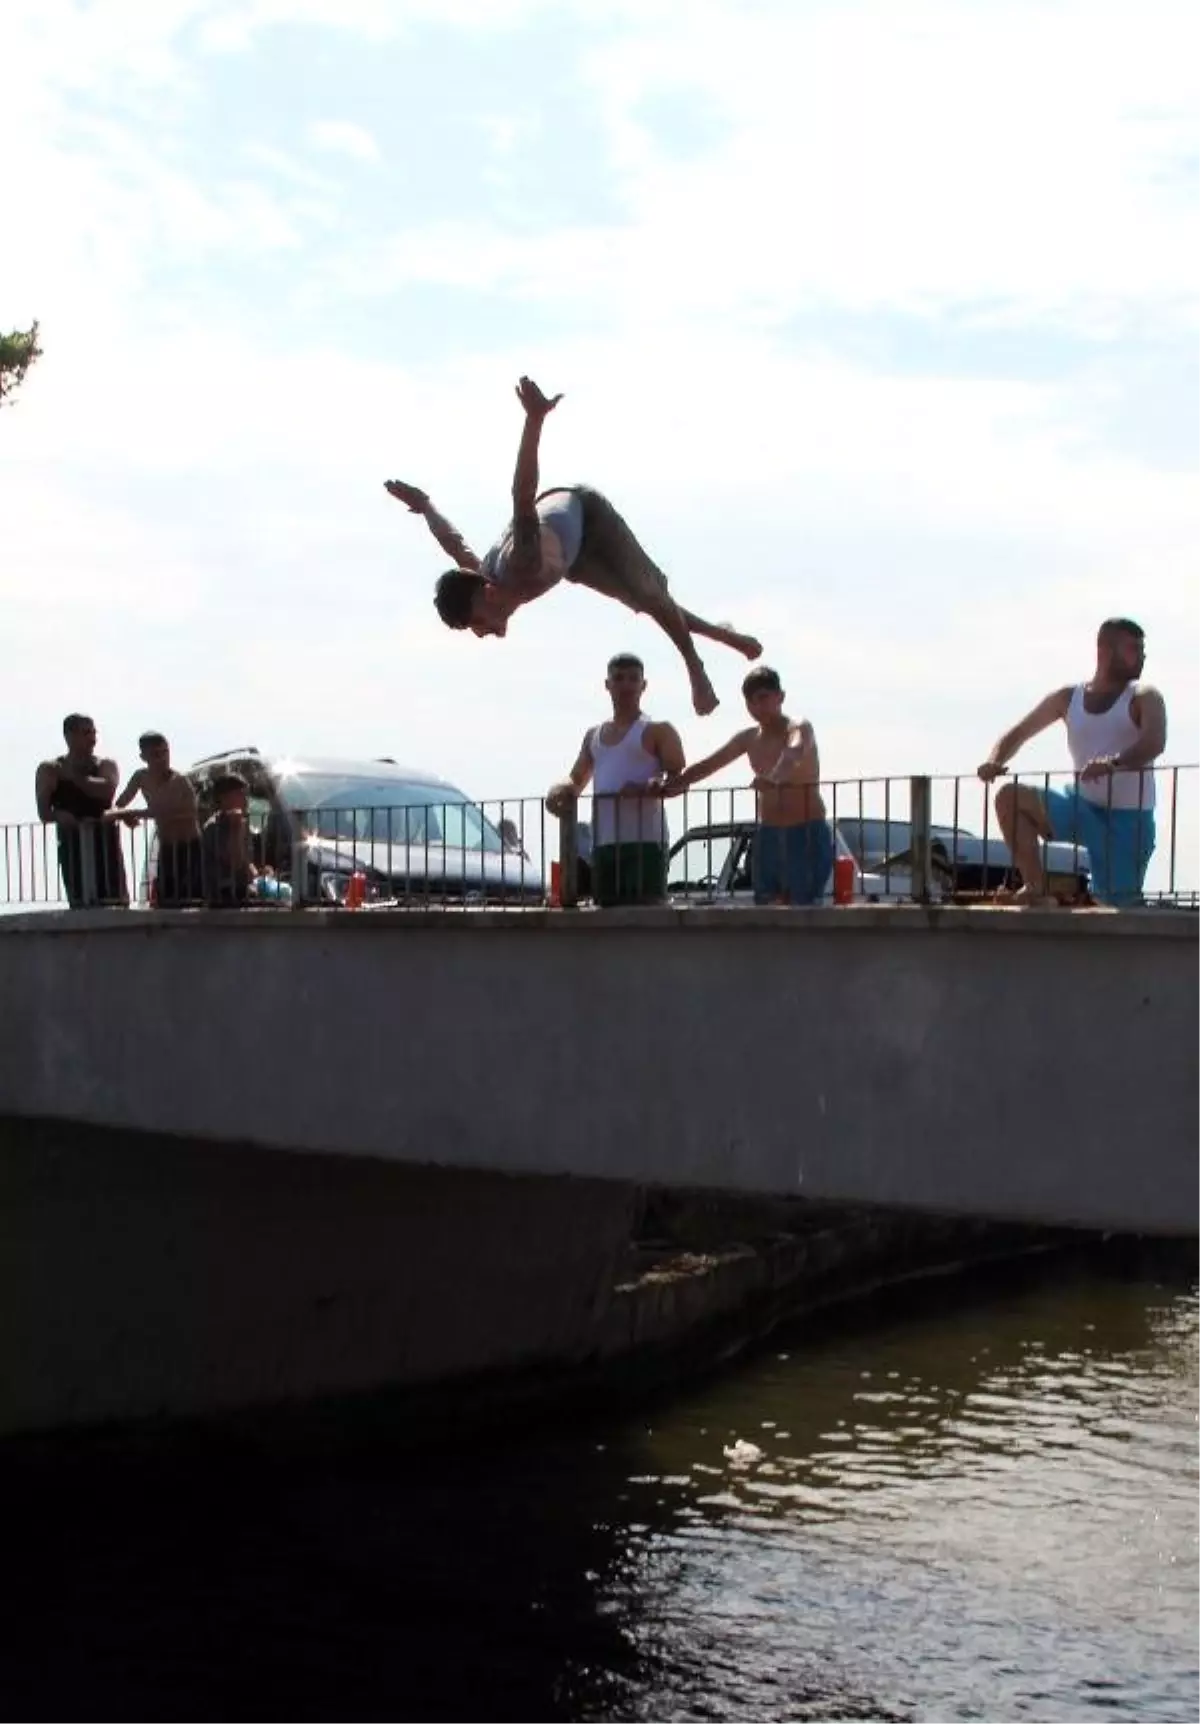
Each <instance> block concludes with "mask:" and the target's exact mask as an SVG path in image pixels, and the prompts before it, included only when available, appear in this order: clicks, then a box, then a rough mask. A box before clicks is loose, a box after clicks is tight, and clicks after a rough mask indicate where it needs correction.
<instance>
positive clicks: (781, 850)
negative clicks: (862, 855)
mask: <svg viewBox="0 0 1200 1724" xmlns="http://www.w3.org/2000/svg"><path fill="white" fill-rule="evenodd" d="M833 857H834V847H833V833H832V832H831V831H830V829H829V822H828V821H827V820H806V821H805V822H804V824H803V825H801V826H761V825H760V826H756V827H755V828H754V844H753V848H752V850H751V853H750V872H751V876H752V878H753V881H754V902H755V903H756V904H772V903H774V902H775V901H776V900H777V899H779V898H783V899H786V900H787V902H788V903H789V904H815V903H816V902H817V901H818V900H819V899H820V898H822V897H823V896H824V894H825V891H826V888H827V887H828V885H829V876H830V875H831V874H832V873H833Z"/></svg>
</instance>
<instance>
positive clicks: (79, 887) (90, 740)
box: [34, 712, 129, 910]
mask: <svg viewBox="0 0 1200 1724" xmlns="http://www.w3.org/2000/svg"><path fill="white" fill-rule="evenodd" d="M63 740H64V742H65V743H66V745H67V752H66V753H65V754H60V755H59V756H58V757H57V759H55V760H43V761H42V762H41V764H40V765H39V767H38V769H37V775H36V777H35V780H34V795H35V797H36V799H37V811H38V819H39V820H41V821H43V822H44V823H45V824H46V825H47V826H54V827H56V828H57V830H58V866H59V871H60V872H61V874H62V880H63V886H64V887H65V888H66V893H67V903H68V905H69V906H70V908H71V909H72V910H82V909H86V908H88V907H89V906H90V905H93V904H109V905H120V906H121V907H127V906H128V903H129V892H128V889H127V887H126V883H125V864H124V861H123V859H122V856H121V836H120V833H118V832H117V831H115V830H114V828H113V827H112V826H110V825H107V824H105V823H104V818H103V817H104V815H105V813H106V812H107V810H108V808H109V806H110V804H111V802H112V799H113V797H114V796H115V794H116V790H117V784H118V782H119V780H120V773H119V771H118V768H117V763H116V761H115V760H109V759H106V758H100V757H98V756H97V754H96V725H95V721H94V720H93V719H91V718H89V717H88V716H87V714H86V713H82V712H71V713H68V714H67V716H66V718H64V719H63Z"/></svg>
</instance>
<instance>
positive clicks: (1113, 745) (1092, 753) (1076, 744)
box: [1067, 683, 1154, 808]
mask: <svg viewBox="0 0 1200 1724" xmlns="http://www.w3.org/2000/svg"><path fill="white" fill-rule="evenodd" d="M1136 693H1137V685H1136V684H1135V683H1130V685H1129V687H1128V688H1127V689H1125V690H1124V692H1123V693H1121V694H1119V695H1118V696H1117V698H1116V700H1115V701H1114V702H1113V704H1112V705H1111V706H1110V707H1109V709H1108V711H1107V712H1089V711H1088V710H1087V708H1086V707H1085V706H1084V704H1083V684H1082V683H1080V684H1079V686H1078V687H1077V688H1076V689H1074V690H1073V691H1072V694H1071V704H1070V706H1068V708H1067V747H1068V748H1069V749H1070V751H1071V760H1072V761H1073V763H1074V766H1075V770H1076V772H1081V771H1082V770H1083V768H1084V767H1085V766H1086V765H1087V763H1088V761H1089V760H1096V759H1098V758H1101V757H1102V756H1104V755H1106V754H1120V753H1121V751H1122V749H1126V748H1130V747H1132V745H1133V744H1134V743H1135V742H1137V741H1138V739H1139V738H1140V736H1141V734H1142V733H1141V731H1140V730H1139V729H1138V727H1137V725H1136V724H1135V723H1134V722H1133V719H1132V717H1131V716H1130V712H1129V703H1130V701H1131V700H1132V699H1133V697H1134V695H1135V694H1136ZM1079 794H1080V795H1081V796H1082V797H1083V798H1084V800H1085V801H1086V802H1096V803H1099V804H1101V805H1102V806H1104V807H1109V808H1153V807H1154V773H1153V771H1152V770H1151V768H1150V767H1146V768H1145V770H1144V771H1142V772H1137V771H1134V772H1114V773H1113V775H1112V777H1111V778H1095V779H1092V780H1091V782H1090V783H1088V784H1082V783H1081V784H1080V786H1079Z"/></svg>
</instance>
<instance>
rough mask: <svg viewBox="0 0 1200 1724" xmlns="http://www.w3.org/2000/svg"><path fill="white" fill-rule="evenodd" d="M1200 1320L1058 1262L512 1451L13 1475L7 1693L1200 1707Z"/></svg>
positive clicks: (690, 1712) (817, 1708) (622, 1711)
mask: <svg viewBox="0 0 1200 1724" xmlns="http://www.w3.org/2000/svg"><path fill="white" fill-rule="evenodd" d="M1196 1344H1197V1300H1196V1295H1195V1292H1194V1290H1193V1289H1192V1288H1191V1287H1190V1286H1189V1284H1188V1280H1187V1278H1186V1276H1185V1275H1181V1274H1180V1273H1179V1272H1178V1269H1177V1268H1176V1269H1175V1270H1174V1271H1173V1272H1172V1273H1171V1274H1170V1275H1168V1276H1167V1277H1166V1278H1165V1279H1164V1278H1161V1277H1160V1278H1159V1279H1152V1278H1149V1277H1148V1276H1146V1275H1144V1274H1139V1275H1136V1276H1134V1275H1131V1274H1130V1273H1129V1272H1128V1271H1126V1272H1125V1273H1116V1272H1115V1271H1114V1270H1112V1269H1111V1268H1110V1267H1107V1266H1106V1265H1105V1264H1104V1263H1100V1264H1097V1263H1095V1262H1090V1263H1089V1264H1088V1266H1087V1267H1081V1266H1080V1265H1079V1264H1078V1263H1075V1264H1072V1265H1067V1264H1058V1265H1057V1266H1054V1267H1049V1266H1043V1267H1042V1268H1041V1269H1040V1270H1038V1271H1037V1272H1029V1271H1023V1272H1021V1273H1020V1274H1015V1275H1009V1276H1005V1277H1003V1278H1002V1279H1001V1280H1000V1281H999V1282H997V1281H996V1280H994V1279H993V1280H990V1281H989V1282H988V1283H987V1284H986V1285H982V1284H980V1283H979V1282H977V1281H976V1282H971V1281H965V1280H946V1281H942V1282H940V1283H937V1284H935V1285H934V1286H932V1287H928V1288H926V1289H925V1290H923V1291H922V1292H921V1293H920V1294H906V1295H904V1296H903V1297H896V1296H893V1297H891V1298H889V1299H888V1300H885V1301H883V1302H880V1303H876V1304H875V1305H873V1306H872V1307H871V1308H869V1309H867V1310H863V1311H860V1312H858V1313H857V1314H856V1315H854V1316H853V1317H852V1318H844V1319H841V1320H839V1321H838V1323H836V1324H835V1325H829V1324H826V1325H825V1326H824V1327H823V1328H821V1329H820V1330H817V1329H814V1328H813V1327H812V1326H811V1325H809V1326H806V1327H805V1328H803V1329H802V1328H796V1329H793V1330H791V1331H787V1332H779V1333H777V1334H776V1336H775V1337H774V1338H773V1341H772V1343H771V1345H770V1347H769V1349H767V1350H765V1351H763V1352H761V1353H760V1354H758V1355H757V1356H756V1357H754V1358H751V1359H749V1360H747V1361H746V1362H744V1363H743V1364H742V1365H741V1366H739V1367H737V1368H734V1369H732V1370H730V1371H729V1372H728V1373H727V1374H725V1375H724V1376H722V1377H721V1378H720V1379H719V1380H714V1381H709V1382H708V1383H706V1384H704V1385H702V1386H700V1387H699V1388H696V1389H693V1390H691V1391H689V1392H685V1393H684V1394H683V1395H681V1396H679V1397H677V1398H675V1399H673V1400H671V1401H670V1402H668V1403H665V1404H662V1405H659V1406H656V1407H655V1408H654V1409H653V1410H652V1411H649V1412H643V1413H642V1414H641V1415H640V1416H635V1417H629V1416H623V1417H620V1418H614V1419H611V1420H610V1421H608V1422H605V1421H602V1420H598V1419H596V1418H595V1417H593V1418H592V1419H591V1420H590V1421H589V1422H588V1423H586V1424H584V1425H582V1426H576V1427H575V1428H573V1429H571V1430H568V1431H563V1432H559V1433H558V1434H555V1435H541V1436H536V1437H528V1436H527V1437H525V1438H523V1439H521V1440H519V1441H517V1442H513V1443H509V1444H506V1445H499V1444H496V1443H494V1442H491V1443H489V1444H487V1445H486V1446H484V1447H482V1448H480V1447H475V1448H472V1449H469V1450H465V1449H460V1450H456V1451H455V1450H450V1449H446V1448H442V1449H440V1450H438V1451H436V1452H434V1453H432V1454H418V1455H414V1454H411V1453H407V1454H401V1453H395V1452H390V1453H381V1452H379V1451H378V1450H375V1451H373V1452H372V1453H371V1454H370V1456H369V1458H363V1456H362V1454H357V1455H356V1456H354V1457H353V1458H351V1457H349V1456H347V1455H342V1456H341V1457H340V1458H337V1459H333V1458H330V1457H328V1456H327V1457H325V1458H324V1459H322V1460H320V1461H316V1460H312V1459H309V1460H306V1461H298V1460H291V1461H287V1462H282V1461H279V1460H267V1459H265V1458H263V1457H262V1456H253V1455H244V1454H243V1455H241V1456H235V1455H231V1454H229V1453H226V1452H224V1451H214V1452H213V1453H212V1454H210V1455H201V1454H198V1453H195V1452H192V1453H189V1454H188V1455H187V1456H184V1455H171V1454H164V1455H158V1456H156V1457H155V1458H154V1459H153V1460H149V1459H147V1458H145V1457H143V1458H142V1459H140V1460H138V1461H137V1462H136V1463H134V1462H132V1461H124V1462H117V1461H111V1460H110V1461H106V1462H104V1463H103V1464H98V1463H96V1462H94V1461H88V1462H86V1463H85V1462H82V1461H80V1462H78V1463H76V1462H72V1461H66V1462H60V1463H57V1464H56V1465H55V1466H54V1467H52V1468H49V1469H47V1468H45V1467H42V1468H40V1469H38V1471H37V1474H36V1477H30V1476H27V1469H25V1468H24V1467H19V1468H14V1467H12V1466H11V1465H10V1466H8V1467H7V1468H6V1469H5V1470H4V1474H3V1505H2V1506H3V1511H4V1535H5V1544H4V1549H5V1559H6V1560H5V1570H6V1575H7V1578H8V1582H9V1586H8V1589H7V1590H8V1591H9V1594H10V1597H11V1602H10V1604H9V1605H8V1606H7V1607H6V1608H5V1610H4V1612H3V1613H2V1615H0V1620H2V1622H3V1628H2V1629H0V1672H2V1675H0V1686H2V1692H3V1695H4V1706H3V1715H4V1716H5V1717H6V1718H16V1717H30V1718H57V1719H72V1718H75V1719H101V1718H103V1719H109V1718H123V1719H150V1718H161V1719H179V1718H187V1719H285V1718H297V1719H416V1718H429V1719H496V1720H499V1719H559V1718H637V1719H664V1718H729V1719H785V1718H839V1719H841V1718H864V1719H865V1718H872V1719H958V1718H981V1719H1010V1718H1012V1719H1015V1718H1029V1719H1055V1720H1077V1719H1088V1718H1092V1717H1096V1718H1100V1717H1104V1718H1108V1719H1118V1720H1119V1719H1138V1720H1157V1719H1164V1720H1174V1719H1180V1720H1182V1719H1189V1720H1192V1719H1195V1718H1196V1716H1197V1707H1198V1701H1200V1690H1198V1679H1197V1663H1198V1653H1197V1619H1196V1610H1197V1511H1196V1420H1197V1354H1196Z"/></svg>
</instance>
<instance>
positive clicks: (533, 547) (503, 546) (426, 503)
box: [385, 377, 762, 717]
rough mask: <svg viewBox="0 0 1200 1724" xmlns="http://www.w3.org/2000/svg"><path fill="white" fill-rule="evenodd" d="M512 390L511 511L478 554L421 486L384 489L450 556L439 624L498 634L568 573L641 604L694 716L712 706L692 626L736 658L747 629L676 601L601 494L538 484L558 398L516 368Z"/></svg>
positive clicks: (753, 649) (748, 647)
mask: <svg viewBox="0 0 1200 1724" xmlns="http://www.w3.org/2000/svg"><path fill="white" fill-rule="evenodd" d="M517 399H518V401H520V403H521V406H522V407H523V408H524V409H525V429H524V431H523V432H522V433H521V447H520V449H519V451H518V453H517V470H516V473H515V474H514V475H513V518H512V522H511V524H510V525H509V526H508V527H507V528H506V529H505V531H504V533H503V534H502V536H501V537H500V538H499V539H498V540H497V541H496V543H495V544H494V545H493V546H492V548H491V550H490V551H488V553H487V555H486V556H484V557H483V558H479V557H477V556H476V555H475V553H474V551H473V550H472V549H471V547H470V546H469V545H468V544H467V542H466V540H465V539H464V538H463V536H462V534H461V533H459V532H458V530H457V529H456V528H455V527H452V526H451V525H450V522H449V521H447V520H446V519H445V517H444V516H442V515H439V514H438V512H437V510H436V509H435V508H434V506H433V504H432V503H431V502H430V500H429V498H428V497H427V496H426V494H425V492H424V491H421V490H419V489H418V488H417V486H415V485H406V484H404V483H403V482H402V481H401V480H399V479H389V480H387V481H386V484H385V489H386V490H387V491H388V492H389V494H390V495H391V496H393V497H395V498H396V499H397V501H399V502H401V503H407V505H408V507H409V508H410V509H411V510H412V512H413V514H415V515H423V516H424V517H425V523H426V525H427V526H428V528H429V530H430V532H431V533H432V534H433V536H434V538H435V539H436V540H437V542H438V544H439V545H440V546H441V547H442V549H443V550H444V551H445V552H446V553H447V555H448V556H451V557H453V558H454V561H455V563H456V565H457V567H456V568H453V569H451V570H449V571H448V573H446V574H444V575H443V576H442V578H441V579H440V580H439V581H438V583H437V587H436V589H435V592H434V603H435V605H436V606H437V610H438V615H439V616H440V617H441V619H442V621H443V622H444V623H445V624H446V626H447V628H452V629H470V630H471V632H472V634H476V635H480V636H483V635H504V634H506V633H507V632H508V619H509V617H511V616H512V614H513V612H514V611H516V610H519V609H520V607H521V606H522V605H527V604H530V603H531V602H532V601H533V600H534V599H540V598H541V596H542V594H543V593H548V592H549V591H550V589H551V587H553V586H556V585H557V584H558V582H559V581H560V580H563V579H566V580H568V581H577V582H578V583H579V584H580V585H581V586H585V587H590V588H591V589H592V591H593V592H595V593H603V595H604V596H605V598H609V599H617V600H618V601H619V602H620V603H621V604H623V605H627V606H628V607H629V609H630V610H631V611H645V612H646V614H647V615H648V616H650V617H653V619H654V621H655V622H656V623H657V624H658V626H659V628H660V629H662V630H663V632H664V633H665V634H668V635H669V636H670V637H671V640H672V641H673V642H674V644H675V646H676V647H677V648H678V650H679V652H680V653H681V654H682V656H683V661H684V663H685V664H686V666H687V672H688V680H689V682H690V683H691V685H692V704H693V705H694V707H695V709H696V711H697V712H698V713H699V714H700V715H701V716H702V717H703V716H704V714H705V713H709V712H712V711H713V710H714V708H715V707H716V706H717V696H716V693H715V691H714V689H713V686H712V683H711V682H710V681H709V680H708V677H707V675H706V673H705V670H704V666H703V664H702V663H701V660H700V655H699V653H698V652H697V651H696V647H695V643H694V642H693V640H692V636H693V635H703V636H704V637H705V638H706V639H708V640H714V641H720V642H721V644H722V645H723V646H728V647H732V648H733V650H734V651H735V652H740V653H742V654H744V656H745V657H746V658H750V659H754V658H758V657H759V656H760V654H761V652H762V647H761V646H760V645H759V643H758V642H757V641H756V640H754V639H752V637H751V636H750V635H743V634H738V633H737V631H736V630H735V629H731V628H726V627H724V626H723V625H722V624H720V623H708V622H705V621H704V618H703V617H698V616H695V615H693V613H692V612H691V611H685V610H684V609H683V607H682V606H681V605H678V604H676V602H675V600H674V599H673V598H672V597H671V594H670V590H669V588H668V586H667V577H666V576H665V575H664V574H663V572H662V570H661V569H660V568H659V567H658V566H657V564H655V563H653V562H652V561H651V560H650V558H649V557H648V556H647V555H646V553H645V551H644V550H643V549H642V547H641V545H639V544H638V542H637V540H636V539H635V538H634V536H633V534H632V533H631V532H630V530H629V528H628V527H627V526H626V524H625V522H624V521H623V520H622V519H621V517H620V515H618V513H617V511H616V510H615V509H614V508H613V506H612V504H611V503H610V502H609V500H608V498H607V497H603V496H601V494H600V492H599V491H593V490H592V489H591V488H590V487H589V486H587V485H571V486H566V487H563V488H561V489H556V490H553V491H543V492H541V493H539V491H538V443H539V441H540V439H541V435H542V421H543V420H544V419H545V417H546V415H547V413H552V412H553V411H554V409H555V407H557V406H558V403H559V402H560V401H561V400H562V396H561V395H555V396H554V397H553V398H552V399H547V397H546V396H545V395H543V394H542V392H541V390H540V389H539V388H538V386H537V384H536V383H533V382H531V381H530V379H529V378H528V377H522V379H521V381H520V383H519V384H518V385H517Z"/></svg>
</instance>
